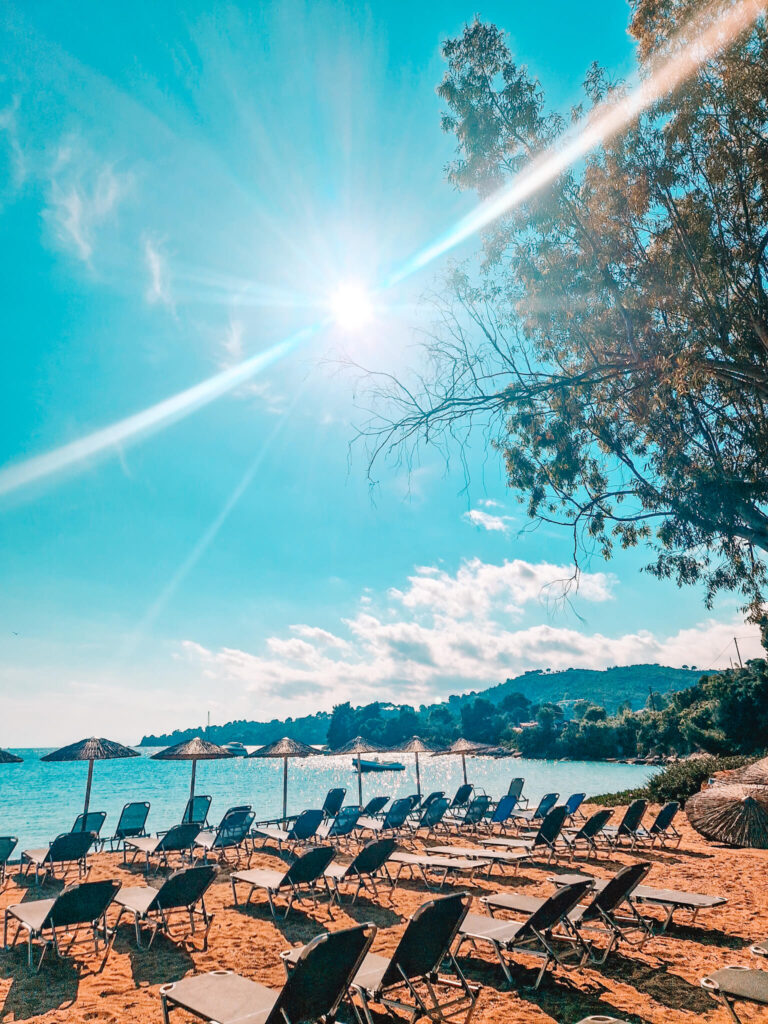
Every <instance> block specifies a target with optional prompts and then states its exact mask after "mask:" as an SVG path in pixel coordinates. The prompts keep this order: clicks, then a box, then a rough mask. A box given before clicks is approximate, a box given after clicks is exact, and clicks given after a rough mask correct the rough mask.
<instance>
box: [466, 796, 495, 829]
mask: <svg viewBox="0 0 768 1024" xmlns="http://www.w3.org/2000/svg"><path fill="white" fill-rule="evenodd" d="M490 805H491V798H490V797H489V796H487V795H486V794H485V793H483V794H482V796H476V797H475V799H474V800H473V801H472V803H471V804H470V805H469V807H468V808H467V809H466V811H465V812H464V820H463V822H462V824H463V825H477V823H478V822H479V821H482V820H483V818H484V817H485V816H486V814H487V813H488V808H489V807H490Z"/></svg>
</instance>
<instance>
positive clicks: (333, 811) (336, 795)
mask: <svg viewBox="0 0 768 1024" xmlns="http://www.w3.org/2000/svg"><path fill="white" fill-rule="evenodd" d="M346 795H347V791H346V789H329V790H328V795H327V796H326V798H325V801H324V802H323V814H324V815H325V817H326V818H335V817H336V815H337V814H338V813H339V811H340V810H341V805H342V804H343V803H344V797H345V796H346Z"/></svg>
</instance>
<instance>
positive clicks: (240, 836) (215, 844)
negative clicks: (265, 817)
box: [192, 805, 256, 864]
mask: <svg viewBox="0 0 768 1024" xmlns="http://www.w3.org/2000/svg"><path fill="white" fill-rule="evenodd" d="M255 817H256V815H255V814H254V813H253V811H252V810H251V808H250V807H246V806H244V805H243V806H241V807H231V808H230V809H229V810H228V811H227V813H226V814H225V815H224V817H223V818H222V819H221V823H220V824H219V827H218V828H207V829H205V830H204V831H202V832H198V833H197V836H196V837H195V842H194V846H193V849H192V854H193V857H198V856H199V854H198V852H197V851H200V853H201V854H202V858H203V862H204V863H205V864H207V863H208V854H213V855H214V856H215V857H217V858H218V860H219V861H228V860H229V857H230V855H234V858H235V861H236V862H237V863H238V864H239V863H240V856H241V854H242V851H243V846H244V845H245V841H246V839H247V838H248V835H249V833H250V831H251V825H253V819H254V818H255Z"/></svg>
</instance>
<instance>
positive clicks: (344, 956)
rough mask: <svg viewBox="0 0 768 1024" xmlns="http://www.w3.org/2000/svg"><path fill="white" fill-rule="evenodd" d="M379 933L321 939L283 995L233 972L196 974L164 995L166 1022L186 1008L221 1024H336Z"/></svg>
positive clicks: (302, 956)
mask: <svg viewBox="0 0 768 1024" xmlns="http://www.w3.org/2000/svg"><path fill="white" fill-rule="evenodd" d="M375 934H376V928H375V926H374V925H372V924H363V925H358V926H357V927H354V928H345V929H343V930H341V931H337V932H325V933H324V934H323V935H318V936H317V937H316V938H314V939H313V940H312V941H311V942H310V943H309V945H307V946H304V947H303V949H301V950H300V951H299V953H298V956H297V957H296V959H295V962H294V964H293V969H292V970H291V972H290V974H289V975H288V977H287V978H286V981H285V984H284V985H283V987H282V989H281V990H275V989H271V988H267V986H266V985H260V984H259V983H258V982H255V981H251V980H250V979H248V978H243V977H242V976H241V975H239V974H234V973H233V972H232V971H212V972H211V973H210V974H195V975H192V976H191V977H188V978H182V979H181V981H177V982H174V983H173V984H170V985H163V987H162V988H161V989H160V999H161V1002H162V1009H163V1022H164V1024H169V1015H170V1013H171V1012H172V1011H173V1010H175V1009H177V1008H180V1009H182V1010H185V1011H186V1012H187V1014H193V1015H194V1016H195V1017H199V1018H201V1019H202V1020H204V1021H217V1022H218V1024H299V1022H301V1024H311V1022H315V1021H317V1022H319V1021H323V1022H332V1021H334V1020H335V1019H336V1015H337V1012H338V1009H339V1005H340V1003H341V1001H342V1000H343V999H344V997H345V996H346V995H347V993H348V991H349V986H350V985H351V983H352V979H353V978H354V977H355V975H356V974H357V972H358V970H359V968H360V964H361V963H362V962H363V958H364V957H365V955H366V953H367V952H368V950H369V949H370V945H371V942H372V941H373V937H374V935H375Z"/></svg>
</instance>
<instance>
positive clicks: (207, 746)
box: [152, 736, 235, 800]
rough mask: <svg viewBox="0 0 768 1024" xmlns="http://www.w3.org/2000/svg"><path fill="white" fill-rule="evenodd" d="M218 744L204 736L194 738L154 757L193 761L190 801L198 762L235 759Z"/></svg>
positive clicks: (160, 759)
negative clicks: (227, 758)
mask: <svg viewBox="0 0 768 1024" xmlns="http://www.w3.org/2000/svg"><path fill="white" fill-rule="evenodd" d="M234 756H235V755H234V754H230V752H229V751H228V750H225V749H224V747H220V746H219V745H218V743H209V742H208V740H204V739H203V738H202V736H193V737H192V739H191V740H184V741H183V742H182V743H177V744H175V746H173V747H166V748H165V750H158V752H157V753H156V754H153V755H152V757H153V759H154V760H155V761H191V762H192V778H191V780H190V783H189V799H190V800H193V799H194V796H195V776H196V775H197V762H198V761H220V760H222V759H223V758H225V757H234Z"/></svg>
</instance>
